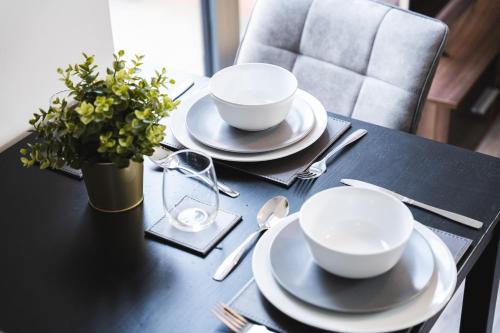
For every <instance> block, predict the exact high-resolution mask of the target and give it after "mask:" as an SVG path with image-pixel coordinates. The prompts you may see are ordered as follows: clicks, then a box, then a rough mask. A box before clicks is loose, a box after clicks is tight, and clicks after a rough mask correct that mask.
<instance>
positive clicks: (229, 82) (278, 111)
mask: <svg viewBox="0 0 500 333" xmlns="http://www.w3.org/2000/svg"><path fill="white" fill-rule="evenodd" d="M297 86H298V83H297V79H296V78H295V76H294V75H293V74H292V73H291V72H290V71H288V70H286V69H284V68H282V67H279V66H275V65H271V64H264V63H247V64H240V65H234V66H230V67H226V68H224V69H222V70H220V71H218V72H217V73H215V74H214V76H212V78H211V79H210V82H209V85H208V89H209V92H210V95H211V97H212V99H213V101H214V103H215V105H216V107H217V110H218V111H219V115H220V116H221V118H222V119H223V120H224V121H226V122H227V123H228V124H229V125H231V126H233V127H236V128H239V129H242V130H246V131H261V130H265V129H268V128H271V127H273V126H276V125H278V124H279V123H281V122H282V121H283V120H284V119H285V118H286V116H287V115H288V112H289V111H290V108H291V107H292V104H293V100H294V97H295V92H296V91H297Z"/></svg>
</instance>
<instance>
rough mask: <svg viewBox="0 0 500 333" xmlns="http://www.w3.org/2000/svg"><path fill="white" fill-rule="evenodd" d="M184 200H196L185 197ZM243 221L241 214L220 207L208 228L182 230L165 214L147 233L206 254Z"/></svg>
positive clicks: (191, 250)
mask: <svg viewBox="0 0 500 333" xmlns="http://www.w3.org/2000/svg"><path fill="white" fill-rule="evenodd" d="M182 200H194V199H192V198H190V197H184V198H183V199H182ZM240 221H241V215H237V214H233V213H229V212H226V211H224V210H221V209H219V211H218V212H217V217H216V218H215V222H214V223H212V224H211V225H210V226H209V227H208V228H207V229H204V230H201V231H198V232H187V231H182V230H179V229H177V228H175V227H174V226H172V225H171V224H170V222H169V221H168V217H166V216H163V217H162V218H161V219H160V220H158V221H157V222H156V223H155V224H153V225H152V226H151V227H150V228H149V229H147V230H146V231H145V233H146V235H149V236H152V237H154V238H157V239H161V240H163V241H166V242H169V243H173V244H176V245H177V246H179V247H181V248H184V249H187V250H188V251H190V252H194V253H196V254H200V255H202V256H206V255H207V254H208V252H210V250H212V249H213V248H214V246H215V245H217V243H218V242H220V241H221V240H222V238H224V236H225V235H227V233H228V232H229V231H230V230H231V229H232V228H233V227H234V226H235V225H236V224H238V222H240Z"/></svg>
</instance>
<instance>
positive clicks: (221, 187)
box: [217, 181, 240, 198]
mask: <svg viewBox="0 0 500 333" xmlns="http://www.w3.org/2000/svg"><path fill="white" fill-rule="evenodd" d="M217 188H218V189H219V191H220V192H222V193H224V194H225V195H227V196H229V197H231V198H237V197H239V196H240V192H237V191H235V190H233V189H231V188H230V187H229V186H227V185H226V184H224V183H221V182H219V181H218V182H217Z"/></svg>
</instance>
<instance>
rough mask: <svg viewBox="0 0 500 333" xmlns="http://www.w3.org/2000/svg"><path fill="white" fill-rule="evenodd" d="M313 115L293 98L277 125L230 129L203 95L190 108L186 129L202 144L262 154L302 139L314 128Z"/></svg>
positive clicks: (213, 105)
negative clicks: (257, 128)
mask: <svg viewBox="0 0 500 333" xmlns="http://www.w3.org/2000/svg"><path fill="white" fill-rule="evenodd" d="M314 122H315V119H314V113H313V110H312V109H311V107H310V106H309V104H308V103H306V102H305V101H303V100H301V99H300V98H295V101H294V103H293V106H292V109H291V110H290V112H289V113H288V116H287V117H286V118H285V120H284V121H283V122H281V123H280V124H279V125H277V126H275V127H273V128H270V129H267V130H264V131H257V132H249V131H242V130H239V129H237V128H234V127H231V126H229V125H228V124H227V123H226V122H225V121H224V120H222V118H221V117H220V116H219V113H218V112H217V109H216V107H215V104H214V103H213V102H212V99H211V97H210V96H209V95H206V96H204V97H202V98H200V100H198V101H197V102H196V103H194V104H193V105H192V107H191V108H190V109H189V111H188V114H187V117H186V127H187V129H188V131H189V134H190V135H191V136H193V137H194V138H195V139H196V140H198V141H199V142H201V143H202V144H204V145H206V146H209V147H212V148H216V149H220V150H224V151H229V152H234V153H247V154H249V153H262V152H267V151H272V150H276V149H280V148H283V147H287V146H290V145H292V144H294V143H295V142H297V141H299V140H300V139H302V138H304V137H305V136H306V135H307V134H308V133H309V132H310V131H311V130H312V128H313V126H314Z"/></svg>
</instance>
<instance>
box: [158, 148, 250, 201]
mask: <svg viewBox="0 0 500 333" xmlns="http://www.w3.org/2000/svg"><path fill="white" fill-rule="evenodd" d="M172 153H173V152H172V151H171V150H169V149H167V148H165V147H155V148H154V152H153V155H151V156H148V157H149V159H150V160H151V162H153V163H154V164H156V166H158V167H160V168H162V169H163V163H164V162H165V160H166V159H167V157H169V156H170V154H172ZM178 168H179V170H182V171H185V172H190V170H189V169H186V168H183V167H182V166H178ZM202 180H203V181H205V182H210V181H209V180H208V179H205V178H202ZM217 189H218V190H219V192H221V193H223V194H225V195H227V196H229V197H231V198H236V197H238V196H239V195H240V193H239V192H237V191H235V190H233V189H231V188H230V187H229V186H227V185H225V184H223V183H221V182H217Z"/></svg>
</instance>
